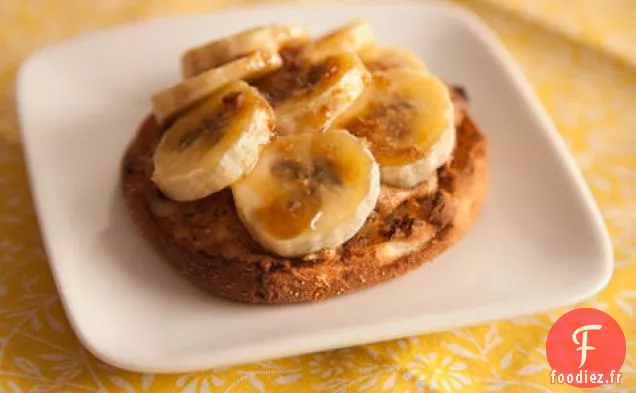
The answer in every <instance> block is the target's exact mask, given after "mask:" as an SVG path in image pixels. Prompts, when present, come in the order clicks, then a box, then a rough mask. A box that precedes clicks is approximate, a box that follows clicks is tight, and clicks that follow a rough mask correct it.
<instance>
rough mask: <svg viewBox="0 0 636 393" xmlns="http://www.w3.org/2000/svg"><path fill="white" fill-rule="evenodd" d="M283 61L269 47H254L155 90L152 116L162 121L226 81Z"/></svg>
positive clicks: (258, 73)
mask: <svg viewBox="0 0 636 393" xmlns="http://www.w3.org/2000/svg"><path fill="white" fill-rule="evenodd" d="M282 65H283V59H282V58H281V57H280V55H279V54H278V53H276V52H275V51H271V50H258V51H255V52H252V53H250V54H249V55H247V56H245V57H241V58H239V59H237V60H234V61H232V62H230V63H227V64H224V65H222V66H220V67H218V68H213V69H211V70H208V71H205V72H204V73H202V74H199V75H197V76H195V77H193V78H189V79H186V80H184V81H183V82H181V83H179V84H177V85H175V86H172V87H170V88H167V89H164V90H162V91H159V92H157V93H155V94H154V95H153V96H152V104H153V110H154V114H155V117H156V119H157V121H158V122H159V123H160V124H162V125H163V124H166V123H168V122H169V121H171V120H173V119H174V118H175V117H177V116H178V115H179V114H180V113H182V112H184V111H186V110H187V109H188V108H190V107H191V106H192V105H194V104H195V103H197V102H198V101H200V100H202V99H203V98H205V97H206V96H208V95H210V94H211V93H213V92H214V91H215V90H217V89H219V88H221V87H223V86H225V85H226V84H228V83H230V82H233V81H237V80H241V79H245V80H251V79H254V78H258V77H261V76H263V75H265V74H266V73H268V72H272V71H274V70H276V69H278V68H280V67H281V66H282Z"/></svg>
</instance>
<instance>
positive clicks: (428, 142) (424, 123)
mask: <svg viewBox="0 0 636 393" xmlns="http://www.w3.org/2000/svg"><path fill="white" fill-rule="evenodd" d="M334 127H336V128H345V129H347V130H349V131H350V132H351V133H353V134H354V135H356V136H358V137H360V138H364V139H365V140H366V141H367V142H368V143H369V146H370V148H371V150H372V151H373V154H374V156H375V158H376V160H377V161H378V163H379V164H380V171H381V173H382V182H383V183H385V184H388V185H392V186H394V187H401V188H410V187H413V186H415V185H416V184H418V183H419V182H422V181H424V180H427V179H428V178H429V177H430V176H431V175H432V174H434V172H435V170H436V169H437V168H439V167H440V166H441V165H442V164H444V162H446V161H447V160H448V159H449V158H450V157H451V154H452V152H453V148H454V145H455V126H454V111H453V103H452V101H451V98H450V93H449V91H448V88H447V87H446V85H444V83H442V82H441V81H440V80H439V79H438V78H436V77H434V76H432V75H429V74H427V73H424V72H422V71H413V70H409V69H401V68H396V69H391V70H388V71H383V72H377V73H375V74H373V82H372V83H370V84H369V87H368V88H367V89H365V92H364V93H363V94H362V96H361V97H360V98H359V99H358V100H356V102H355V103H354V104H353V105H352V106H351V107H350V109H349V110H348V111H347V112H346V113H345V114H344V115H343V116H342V117H341V118H340V119H338V121H336V122H335V124H334Z"/></svg>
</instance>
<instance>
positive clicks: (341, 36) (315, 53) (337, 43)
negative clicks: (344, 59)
mask: <svg viewBox="0 0 636 393" xmlns="http://www.w3.org/2000/svg"><path fill="white" fill-rule="evenodd" d="M374 41H375V33H374V32H373V28H372V27H371V25H370V24H369V23H368V22H367V21H365V20H364V19H356V20H353V21H351V22H349V23H347V24H346V25H344V26H342V27H340V28H338V29H336V30H334V31H332V32H330V33H329V34H327V35H325V36H323V37H320V38H319V39H317V40H316V41H314V42H312V43H310V44H308V45H307V47H306V49H304V51H303V56H304V57H305V58H307V59H309V60H311V61H319V60H322V59H324V58H325V57H328V56H332V55H335V54H338V53H342V52H352V53H356V52H358V51H359V50H360V49H362V48H363V47H365V46H367V45H369V44H372V43H373V42H374Z"/></svg>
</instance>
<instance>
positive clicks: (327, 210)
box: [232, 130, 380, 257]
mask: <svg viewBox="0 0 636 393" xmlns="http://www.w3.org/2000/svg"><path fill="white" fill-rule="evenodd" d="M232 192H233V195H234V201H235V204H236V209H237V212H238V215H239V217H240V219H241V220H242V222H243V223H244V225H245V226H246V228H247V229H248V230H249V232H250V233H251V234H252V237H253V238H254V239H255V240H256V241H258V242H259V243H260V244H261V245H262V246H263V247H264V248H266V249H268V250H270V251H272V252H274V253H276V254H278V255H281V256H286V257H293V256H299V255H305V254H308V253H310V252H314V251H318V250H321V249H325V248H333V247H337V246H339V245H340V244H342V243H344V242H345V241H347V240H349V239H350V238H351V237H353V236H354V235H355V233H356V232H357V231H358V230H359V229H360V228H361V227H362V225H364V223H365V221H366V219H367V217H368V216H369V214H370V213H371V211H373V209H374V208H375V204H376V202H377V199H378V195H379V192H380V174H379V170H378V166H377V164H376V162H375V160H374V158H373V155H372V154H371V152H370V151H369V150H368V149H367V147H366V146H365V145H364V144H363V143H362V142H361V141H360V140H359V139H357V138H355V137H354V136H353V135H351V134H349V133H348V132H346V131H342V130H334V131H327V132H324V133H308V134H298V135H290V136H286V137H280V138H278V139H276V140H275V141H274V142H272V143H271V144H270V145H268V146H267V147H266V148H265V149H264V150H263V153H262V155H261V158H260V160H259V161H258V163H257V165H256V167H255V168H254V170H252V171H251V172H250V173H249V174H248V175H247V176H245V177H244V178H243V179H241V180H240V181H238V182H236V183H234V184H233V185H232Z"/></svg>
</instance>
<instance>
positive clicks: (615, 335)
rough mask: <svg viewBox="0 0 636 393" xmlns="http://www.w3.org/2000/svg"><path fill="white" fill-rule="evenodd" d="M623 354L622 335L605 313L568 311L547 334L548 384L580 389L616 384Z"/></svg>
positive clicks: (623, 339)
mask: <svg viewBox="0 0 636 393" xmlns="http://www.w3.org/2000/svg"><path fill="white" fill-rule="evenodd" d="M626 351H627V345H626V343H625V334H624V333H623V330H622V329H621V327H620V326H619V325H618V322H616V320H615V319H614V318H612V317H611V316H610V315H609V314H607V313H605V312H603V311H601V310H597V309H595V308H577V309H574V310H572V311H569V312H567V313H565V314H563V315H562V316H561V317H560V318H559V319H557V320H556V322H555V323H554V325H552V328H551V329H550V332H549V333H548V339H547V342H546V356H547V358H548V363H550V367H551V368H552V371H551V373H550V378H551V382H552V383H553V384H568V385H571V386H576V387H581V388H591V387H595V386H600V385H603V384H620V382H621V381H620V378H621V376H622V375H621V373H620V369H621V367H623V362H624V361H625V354H626Z"/></svg>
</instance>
